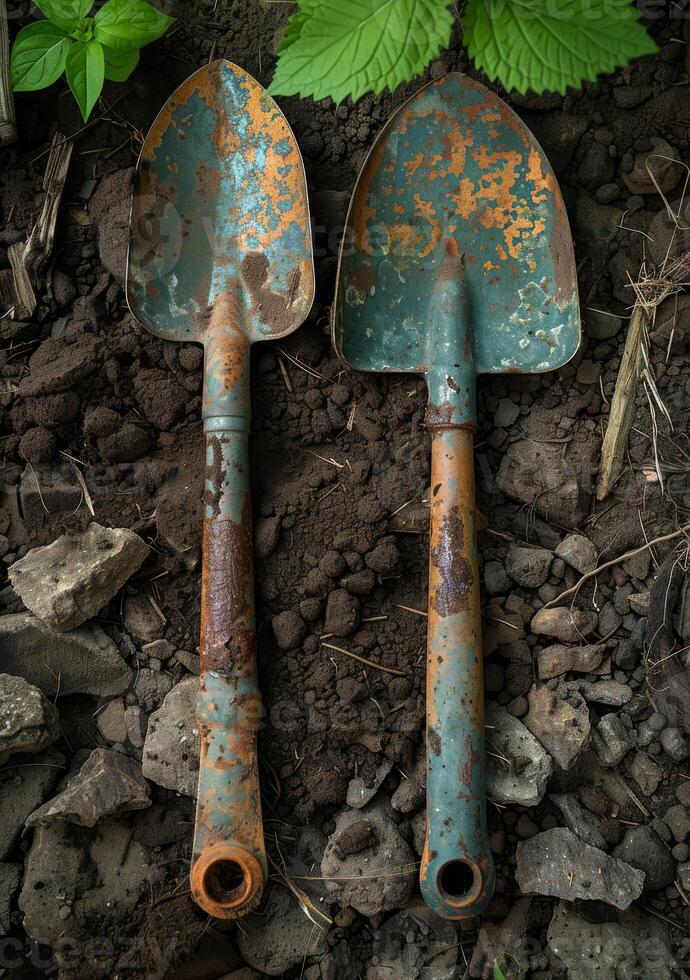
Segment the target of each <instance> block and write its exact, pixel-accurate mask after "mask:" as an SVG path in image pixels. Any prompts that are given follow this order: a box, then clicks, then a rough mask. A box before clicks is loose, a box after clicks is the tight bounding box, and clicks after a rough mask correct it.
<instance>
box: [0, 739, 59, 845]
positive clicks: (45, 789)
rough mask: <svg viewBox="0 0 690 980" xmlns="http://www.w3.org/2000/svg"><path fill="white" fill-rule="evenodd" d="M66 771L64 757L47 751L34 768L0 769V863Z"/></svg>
mask: <svg viewBox="0 0 690 980" xmlns="http://www.w3.org/2000/svg"><path fill="white" fill-rule="evenodd" d="M64 771H65V757H64V756H63V755H61V753H60V752H57V751H56V750H55V749H48V750H47V751H46V752H43V753H42V754H41V755H36V756H34V757H33V759H32V760H31V765H28V766H21V767H18V768H12V767H8V768H7V769H4V770H0V860H1V861H5V860H6V859H7V857H8V856H9V854H10V851H11V850H12V847H13V845H14V843H15V841H16V840H17V838H18V837H19V834H20V833H21V831H22V830H23V828H24V823H25V822H26V818H27V817H28V816H29V814H30V813H33V811H34V810H35V809H36V808H37V807H39V806H40V805H41V803H42V802H43V801H44V799H45V798H46V796H47V795H48V793H50V791H51V789H52V788H53V786H54V785H55V783H56V782H57V780H58V777H59V776H60V775H61V774H62V773H63V772H64Z"/></svg>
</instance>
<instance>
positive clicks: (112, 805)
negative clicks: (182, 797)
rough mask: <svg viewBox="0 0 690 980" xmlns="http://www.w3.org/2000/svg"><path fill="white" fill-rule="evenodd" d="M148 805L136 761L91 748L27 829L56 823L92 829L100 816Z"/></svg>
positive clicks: (138, 764)
mask: <svg viewBox="0 0 690 980" xmlns="http://www.w3.org/2000/svg"><path fill="white" fill-rule="evenodd" d="M150 805H151V797H150V796H149V787H148V784H147V782H146V780H145V779H144V778H143V776H142V774H141V765H140V763H139V762H137V760H136V759H132V758H131V757H130V756H127V755H123V754H122V752H116V751H115V750H114V749H103V748H98V749H94V750H93V752H92V753H91V755H90V756H89V757H88V759H87V760H86V762H85V763H84V764H83V766H82V767H81V769H80V770H79V772H77V773H76V774H75V775H74V776H72V778H71V779H70V780H69V782H68V784H67V786H66V788H65V789H64V790H63V791H62V792H61V793H58V795H57V796H55V797H53V799H52V800H49V801H48V802H47V803H44V804H43V806H42V807H39V809H38V810H36V811H35V812H34V813H32V814H31V816H30V817H29V819H28V820H27V822H26V825H27V827H38V826H47V825H48V824H51V823H54V822H55V821H56V820H66V821H67V822H68V823H73V824H79V826H80V827H94V826H95V825H96V824H97V823H98V821H99V820H101V819H103V817H111V816H116V815H117V814H118V813H122V812H124V811H127V810H145V809H146V807H148V806H150Z"/></svg>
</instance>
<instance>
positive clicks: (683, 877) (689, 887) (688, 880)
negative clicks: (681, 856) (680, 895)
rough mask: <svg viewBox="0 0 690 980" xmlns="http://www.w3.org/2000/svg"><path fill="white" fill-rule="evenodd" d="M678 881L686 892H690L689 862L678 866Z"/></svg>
mask: <svg viewBox="0 0 690 980" xmlns="http://www.w3.org/2000/svg"><path fill="white" fill-rule="evenodd" d="M678 881H679V882H680V884H681V887H682V888H683V889H684V890H685V891H686V892H688V891H690V862H688V861H686V862H684V863H683V864H680V865H678Z"/></svg>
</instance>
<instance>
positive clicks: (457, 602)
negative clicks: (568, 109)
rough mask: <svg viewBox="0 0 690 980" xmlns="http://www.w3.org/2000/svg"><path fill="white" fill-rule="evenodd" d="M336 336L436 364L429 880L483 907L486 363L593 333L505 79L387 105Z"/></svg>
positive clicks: (569, 345) (390, 357) (439, 892)
mask: <svg viewBox="0 0 690 980" xmlns="http://www.w3.org/2000/svg"><path fill="white" fill-rule="evenodd" d="M333 327H334V341H335V345H336V348H337V349H338V351H339V352H340V354H341V355H342V357H343V359H344V360H345V361H346V362H347V363H348V364H350V365H351V366H352V367H354V368H358V369H359V370H363V371H411V372H414V373H419V374H424V375H425V376H426V379H427V384H428V388H429V403H428V407H427V412H426V425H427V428H428V429H429V432H430V433H431V453H432V461H431V500H430V505H431V543H430V555H429V618H428V648H427V735H426V745H427V831H426V844H425V849H424V855H423V857H422V866H421V872H420V881H421V889H422V894H423V896H424V898H425V900H426V902H427V903H428V904H429V905H430V906H431V908H432V909H434V911H436V912H437V913H438V914H439V915H442V916H445V917H446V918H450V919H459V918H464V917H467V916H471V915H476V914H478V913H479V912H481V911H482V909H483V908H484V907H485V906H486V905H487V904H488V902H489V901H490V899H491V895H492V891H493V884H494V867H493V860H492V857H491V853H490V849H489V844H488V838H487V829H486V808H485V778H484V699H483V678H482V648H481V613H480V602H479V576H478V568H477V546H476V539H475V499H474V461H473V435H474V429H475V424H476V408H475V401H476V398H475V389H476V378H477V375H478V374H500V373H503V372H517V373H525V372H535V371H552V370H553V369H554V368H557V367H559V366H561V365H563V364H565V363H566V361H568V360H570V358H571V357H572V356H573V354H574V353H575V352H576V350H577V348H578V344H579V339H580V318H579V310H578V299H577V281H576V271H575V261H574V256H573V248H572V240H571V236H570V230H569V227H568V221H567V217H566V214H565V210H564V207H563V201H562V199H561V195H560V192H559V189H558V185H557V183H556V178H555V176H554V174H553V172H552V170H551V167H550V166H549V164H548V161H547V160H546V157H545V156H544V153H543V152H542V150H541V148H540V147H539V146H538V144H537V143H536V141H535V140H534V137H533V136H532V134H531V133H530V132H529V131H528V130H527V129H526V128H525V126H524V125H523V123H522V122H521V121H520V119H518V117H517V116H516V115H514V114H513V112H512V111H511V110H510V109H509V108H508V107H507V106H506V105H505V104H504V103H502V102H501V101H500V100H499V99H498V98H497V97H496V96H495V95H494V94H493V93H492V92H490V91H489V90H488V89H486V88H484V86H483V85H480V84H479V83H478V82H475V81H473V80H472V79H471V78H468V77H467V76H464V75H460V74H450V75H447V76H445V77H444V78H442V79H440V80H439V81H436V82H432V83H431V84H430V85H427V86H426V87H425V88H423V89H421V91H419V92H417V94H416V95H415V96H414V97H413V98H412V99H410V101H409V102H407V104H406V105H404V106H403V107H402V108H401V109H400V110H399V111H398V112H397V113H396V114H395V115H394V116H393V118H392V119H391V120H390V121H389V122H388V124H387V125H386V127H385V128H384V130H383V132H382V133H381V134H380V136H379V137H378V139H377V141H376V143H375V144H374V147H373V149H372V151H371V153H370V155H369V157H368V159H367V161H366V163H365V165H364V167H363V169H362V173H361V174H360V176H359V180H358V183H357V186H356V188H355V192H354V195H353V198H352V201H351V204H350V210H349V213H348V218H347V227H346V232H345V235H344V237H343V245H342V248H341V254H340V264H339V273H338V286H337V295H336V301H335V304H334V318H333Z"/></svg>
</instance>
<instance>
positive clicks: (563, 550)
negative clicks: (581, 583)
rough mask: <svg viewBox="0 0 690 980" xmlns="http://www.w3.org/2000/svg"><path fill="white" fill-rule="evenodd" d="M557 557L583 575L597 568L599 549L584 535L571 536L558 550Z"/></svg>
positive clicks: (563, 541)
mask: <svg viewBox="0 0 690 980" xmlns="http://www.w3.org/2000/svg"><path fill="white" fill-rule="evenodd" d="M556 555H557V556H558V557H559V558H562V559H563V561H564V562H565V563H566V564H567V565H570V566H571V568H574V569H575V571H577V572H580V574H581V575H584V574H586V573H587V572H591V571H592V570H593V569H595V568H596V567H597V549H596V548H595V546H594V545H593V544H592V542H591V541H590V540H589V538H586V537H585V536H584V534H569V535H568V537H567V538H563V540H562V541H561V543H560V544H559V546H558V547H557V548H556Z"/></svg>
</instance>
